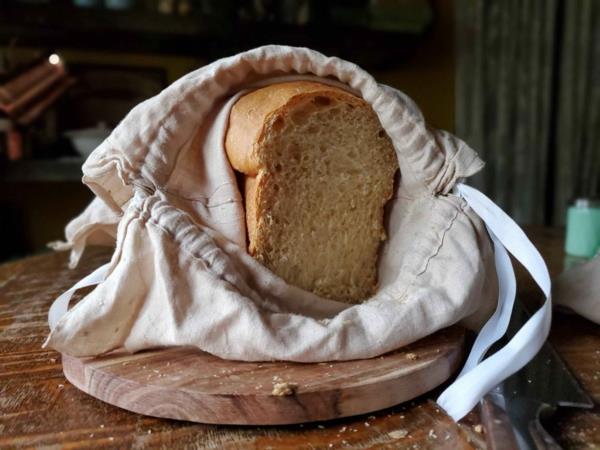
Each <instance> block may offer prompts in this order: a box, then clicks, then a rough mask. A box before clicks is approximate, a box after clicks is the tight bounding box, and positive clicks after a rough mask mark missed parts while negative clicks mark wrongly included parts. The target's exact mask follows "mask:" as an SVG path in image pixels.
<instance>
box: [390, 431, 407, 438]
mask: <svg viewBox="0 0 600 450" xmlns="http://www.w3.org/2000/svg"><path fill="white" fill-rule="evenodd" d="M388 436H389V437H391V438H392V439H404V438H405V437H406V436H408V431H406V430H394V431H390V432H389V433H388Z"/></svg>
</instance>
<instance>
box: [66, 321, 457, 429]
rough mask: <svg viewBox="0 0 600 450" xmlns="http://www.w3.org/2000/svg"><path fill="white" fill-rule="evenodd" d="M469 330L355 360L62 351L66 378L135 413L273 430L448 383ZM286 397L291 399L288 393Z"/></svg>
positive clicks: (187, 351)
mask: <svg viewBox="0 0 600 450" xmlns="http://www.w3.org/2000/svg"><path fill="white" fill-rule="evenodd" d="M463 345H464V330H463V329H462V328H459V327H451V328H448V329H446V330H442V331H440V332H438V333H436V334H434V335H432V336H429V337H427V338H425V339H422V340H420V341H418V342H416V343H414V344H412V345H410V346H407V347H404V348H402V349H401V350H398V351H394V352H391V353H388V354H385V355H383V356H380V357H377V358H372V359H366V360H355V361H344V362H332V363H318V364H300V363H288V362H263V363H250V362H239V361H228V360H223V359H220V358H218V357H216V356H212V355H210V354H208V353H204V352H202V351H200V350H197V349H193V348H170V349H161V350H151V351H145V352H140V353H136V354H133V355H131V354H124V353H113V354H109V355H106V356H102V357H97V358H73V357H70V356H68V355H64V354H63V360H62V362H63V371H64V373H65V376H66V377H67V379H68V380H69V381H70V382H71V383H72V384H73V385H75V386H76V387H78V388H79V389H81V390H82V391H84V392H86V393H88V394H90V395H92V396H94V397H96V398H99V399H100V400H103V401H105V402H107V403H110V404H112V405H116V406H119V407H121V408H124V409H127V410H129V411H134V412H136V413H140V414H145V415H149V416H156V417H167V418H172V419H181V420H190V421H194V422H202V423H214V424H236V425H275V424H292V423H300V422H310V421H317V420H327V419H335V418H339V417H346V416H352V415H356V414H363V413H368V412H372V411H376V410H379V409H384V408H387V407H390V406H393V405H396V404H398V403H401V402H404V401H407V400H410V399H413V398H415V397H417V396H419V395H421V394H423V393H425V392H427V391H429V390H431V389H433V388H434V387H436V386H438V385H439V384H441V383H443V382H444V381H446V380H447V379H448V378H449V377H450V376H451V375H452V374H453V372H454V371H455V370H456V368H457V367H458V364H459V363H460V361H461V356H462V350H463ZM286 394H287V395H286Z"/></svg>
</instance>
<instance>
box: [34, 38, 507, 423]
mask: <svg viewBox="0 0 600 450" xmlns="http://www.w3.org/2000/svg"><path fill="white" fill-rule="evenodd" d="M295 79H313V80H317V81H320V82H324V83H331V84H335V85H337V86H340V87H342V88H344V89H347V90H349V91H351V92H354V93H356V94H357V95H360V96H361V97H363V98H364V99H365V100H366V101H367V102H368V103H370V104H371V106H372V107H373V109H374V111H375V112H376V114H377V115H378V116H379V119H380V121H381V124H382V126H383V128H384V129H385V130H386V132H387V133H388V134H389V136H390V138H391V139H392V141H393V144H394V147H395V150H396V153H397V156H398V162H399V166H400V176H399V180H398V183H397V190H396V192H395V195H394V197H393V199H392V200H390V203H389V205H388V211H387V215H388V216H387V219H386V220H387V222H386V226H387V231H388V239H387V241H385V244H384V245H383V248H382V251H381V254H380V258H379V267H378V271H379V289H378V292H377V293H376V295H374V296H373V297H372V298H370V299H369V300H367V301H365V302H364V303H362V304H359V305H348V304H345V303H339V302H335V301H331V300H327V299H323V298H319V297H317V296H315V295H313V294H311V293H309V292H306V291H303V290H301V289H299V288H297V287H294V286H291V285H288V284H286V283H285V282H284V281H283V280H282V279H280V278H278V277H277V276H276V275H274V274H273V273H271V272H270V271H269V270H268V269H266V268H265V267H263V266H261V265H260V264H259V263H258V262H256V261H255V260H254V259H253V258H252V257H250V256H249V255H248V253H247V251H246V230H245V219H244V205H243V202H242V197H241V194H240V192H239V190H238V186H237V183H236V179H235V175H234V173H233V171H232V169H231V167H230V165H229V163H228V161H227V157H226V154H225V151H224V144H223V141H224V132H225V130H226V126H227V118H228V114H229V110H230V107H231V106H232V104H233V103H234V102H235V100H236V99H237V98H239V96H240V95H241V94H242V93H244V92H248V91H249V90H251V89H253V88H256V87H259V86H264V85H268V84H272V83H277V82H282V81H288V80H295ZM482 167H483V163H482V161H481V160H480V159H479V158H478V156H477V154H476V153H475V152H474V151H473V150H472V149H471V148H469V147H468V146H467V145H466V144H465V143H464V142H462V141H460V140H459V139H458V138H456V137H454V136H452V135H450V134H448V133H446V132H443V131H438V130H435V129H432V128H429V127H428V126H427V125H426V124H425V121H424V119H423V117H422V115H421V113H420V111H419V110H418V108H417V107H416V106H415V104H414V103H413V102H412V101H411V100H410V99H408V98H407V97H406V96H405V95H404V94H402V93H401V92H399V91H397V90H395V89H392V88H390V87H388V86H385V85H381V84H378V83H377V82H376V81H375V80H374V79H373V78H372V77H371V76H370V75H369V74H368V73H367V72H365V71H364V70H362V69H360V68H359V67H358V66H356V65H355V64H352V63H350V62H347V61H343V60H341V59H338V58H330V57H325V56H324V55H322V54H320V53H318V52H315V51H312V50H309V49H306V48H293V47H284V46H265V47H260V48H257V49H254V50H251V51H247V52H244V53H241V54H238V55H236V56H233V57H229V58H225V59H221V60H218V61H216V62H214V63H212V64H209V65H207V66H205V67H202V68H200V69H198V70H196V71H194V72H192V73H190V74H188V75H187V76H185V77H183V78H181V79H180V80H178V81H176V82H175V83H173V84H172V85H171V86H169V87H168V88H166V89H165V90H163V91H162V92H161V93H160V94H158V95H156V96H155V97H153V98H150V99H149V100H147V101H145V102H143V103H141V104H139V105H138V106H136V107H135V108H134V109H133V110H132V111H131V112H130V113H129V114H128V115H127V116H126V117H125V119H123V121H122V122H121V123H120V124H119V125H118V126H117V127H116V129H115V130H114V131H113V132H112V134H111V135H110V136H109V137H108V138H107V139H106V140H105V141H104V142H103V143H102V144H101V145H100V146H99V147H98V148H97V149H96V150H95V151H94V152H93V153H92V154H91V155H90V157H89V158H88V159H87V161H86V162H85V164H84V166H83V173H84V176H83V182H84V183H85V184H86V185H87V186H89V188H90V189H91V190H92V191H93V192H94V193H95V195H96V198H95V199H94V200H93V201H92V203H91V204H90V205H89V206H88V207H87V209H86V210H85V211H84V212H83V213H82V214H81V215H80V216H79V217H77V218H75V219H74V220H73V221H72V222H71V223H69V224H68V226H67V228H66V237H67V242H63V243H56V244H55V248H56V249H58V250H65V249H70V250H71V266H75V265H76V264H77V262H78V260H79V258H80V257H81V255H82V252H83V250H84V248H85V247H86V246H87V245H95V244H100V245H115V243H116V248H115V252H114V254H113V257H112V259H111V261H110V263H108V264H107V265H106V266H103V267H101V268H100V269H98V271H96V272H95V273H93V274H91V275H90V276H89V277H86V279H84V280H82V282H80V283H78V285H76V286H74V288H73V289H71V290H69V291H67V293H65V294H64V295H63V296H61V297H59V299H57V301H56V302H55V304H54V305H53V307H52V309H51V311H50V316H49V321H50V325H51V330H52V331H51V333H50V335H49V337H48V339H47V341H46V344H45V345H47V346H50V347H53V348H54V349H56V350H59V351H61V352H64V353H67V354H70V355H73V356H91V355H99V354H102V353H105V352H108V351H110V350H113V349H116V348H124V349H125V350H126V351H130V352H135V351H138V350H142V349H146V348H150V347H157V346H179V345H192V346H195V347H197V348H199V349H201V350H204V351H207V352H209V353H212V354H214V355H217V356H219V357H222V358H226V359H234V360H244V361H260V360H286V361H299V362H320V361H334V360H349V359H358V358H371V357H374V356H377V355H380V354H382V353H385V352H388V351H391V350H394V349H397V348H399V347H401V346H403V345H406V344H408V343H411V342H413V341H416V340H418V339H420V338H422V337H424V336H427V335H429V334H431V333H433V332H435V331H436V330H439V329H441V328H444V327H448V326H450V325H452V324H455V323H461V324H463V325H465V326H467V327H469V328H471V329H474V330H478V329H479V328H480V327H481V326H482V324H483V323H484V321H485V320H486V319H488V318H489V317H490V315H491V314H492V312H493V310H494V308H495V307H496V303H497V300H498V276H497V275H496V270H497V268H496V261H495V252H494V249H493V244H492V241H491V239H490V235H489V234H488V231H487V230H486V226H485V224H484V222H483V221H482V219H480V217H479V216H478V214H476V213H475V212H474V210H473V209H472V208H471V207H470V206H469V204H467V201H466V200H465V199H464V198H463V197H462V196H460V195H455V194H453V193H452V189H453V187H454V186H455V184H456V183H457V181H459V180H460V179H461V178H464V177H468V176H470V175H472V174H474V173H475V172H477V171H478V170H480V169H481V168H482ZM496 253H497V252H496ZM93 284H98V286H97V287H96V288H95V289H94V290H93V291H92V292H91V293H89V294H88V295H87V296H86V297H84V298H83V299H82V300H81V301H80V302H79V303H78V304H77V305H75V307H73V308H72V309H71V310H69V311H68V312H67V309H68V302H69V298H70V296H71V294H72V292H73V291H74V290H75V289H77V288H78V287H81V286H85V285H93ZM485 350H487V348H486V349H485ZM484 353H485V351H483V354H484ZM483 354H481V355H480V357H479V358H478V359H481V358H482V357H483ZM477 362H478V361H477ZM473 401H474V402H476V401H477V399H476V398H475V399H474V400H473ZM473 401H471V403H473ZM473 404H474V403H473ZM468 406H469V405H466V406H465V408H467V407H468ZM471 406H472V405H471ZM447 409H448V408H447ZM463 409H464V408H463ZM469 409H470V408H469ZM467 411H468V409H467ZM459 416H460V413H455V414H454V417H455V418H458V417H459Z"/></svg>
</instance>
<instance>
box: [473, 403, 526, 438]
mask: <svg viewBox="0 0 600 450" xmlns="http://www.w3.org/2000/svg"><path fill="white" fill-rule="evenodd" d="M480 408H481V421H482V423H483V426H484V428H485V440H486V444H487V447H488V448H489V449H490V450H519V445H518V444H517V438H516V437H515V433H514V431H513V427H512V425H511V423H510V418H509V417H508V414H506V411H504V410H503V409H502V408H500V407H499V406H497V405H496V404H494V403H493V402H492V400H490V398H489V396H487V395H486V396H485V397H484V398H483V400H482V401H481V406H480Z"/></svg>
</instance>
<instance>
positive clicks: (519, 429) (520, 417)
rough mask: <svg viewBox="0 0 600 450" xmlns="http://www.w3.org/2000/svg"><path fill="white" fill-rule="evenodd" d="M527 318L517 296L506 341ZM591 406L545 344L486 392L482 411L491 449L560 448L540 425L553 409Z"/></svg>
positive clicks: (526, 449) (551, 349) (566, 370)
mask: <svg viewBox="0 0 600 450" xmlns="http://www.w3.org/2000/svg"><path fill="white" fill-rule="evenodd" d="M528 318H529V313H528V312H527V311H526V310H525V308H524V307H523V305H522V304H521V303H520V302H519V301H518V300H517V301H516V302H515V307H514V310H513V314H512V317H511V322H510V325H509V328H508V332H507V335H506V339H510V338H511V337H512V336H514V334H515V333H516V332H517V331H518V330H519V329H520V328H521V326H522V325H523V324H524V323H525V322H526V321H527V319H528ZM490 403H491V404H493V406H492V405H490ZM593 406H594V403H593V402H592V400H591V399H590V397H589V396H588V395H587V394H586V393H585V391H584V390H583V389H582V388H581V386H580V385H579V382H578V381H577V379H576V378H575V377H574V376H573V374H572V373H571V371H570V370H569V369H568V368H567V366H566V365H565V363H564V362H563V361H562V359H561V358H560V356H559V355H558V353H557V352H556V350H555V349H554V348H553V347H552V345H551V344H550V343H548V342H546V343H545V344H544V345H543V347H542V349H541V350H540V351H539V353H538V354H537V355H536V356H535V357H534V358H533V359H532V360H531V361H530V362H529V363H528V364H527V365H526V366H525V367H523V368H522V369H521V370H520V371H518V372H517V373H515V374H514V375H512V376H510V377H509V378H507V379H506V380H504V382H502V383H501V384H500V385H498V386H497V387H496V388H495V389H493V390H492V391H491V392H490V393H489V394H488V395H486V397H485V399H484V401H483V402H482V405H481V411H482V421H483V424H484V426H485V429H486V436H487V439H488V445H489V446H490V448H492V449H503V450H504V449H512V448H517V449H521V450H538V449H560V448H561V447H560V446H559V445H558V444H557V443H556V441H555V440H554V439H553V438H552V436H551V435H550V434H549V433H548V432H547V431H546V430H545V429H544V427H543V425H542V422H543V420H544V419H547V418H548V417H550V416H551V415H552V414H554V412H556V410H557V408H559V407H571V408H593ZM504 412H505V414H506V416H504V415H503V414H504ZM507 419H508V420H507ZM511 432H512V436H511ZM507 436H508V437H507Z"/></svg>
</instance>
